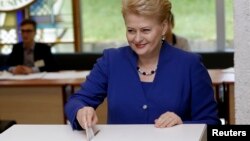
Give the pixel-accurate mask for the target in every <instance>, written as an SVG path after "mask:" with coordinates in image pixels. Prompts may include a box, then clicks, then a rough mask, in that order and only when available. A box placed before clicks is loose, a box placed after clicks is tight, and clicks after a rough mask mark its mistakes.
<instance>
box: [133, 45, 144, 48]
mask: <svg viewBox="0 0 250 141" xmlns="http://www.w3.org/2000/svg"><path fill="white" fill-rule="evenodd" d="M145 45H146V44H136V45H135V46H136V48H144V47H145Z"/></svg>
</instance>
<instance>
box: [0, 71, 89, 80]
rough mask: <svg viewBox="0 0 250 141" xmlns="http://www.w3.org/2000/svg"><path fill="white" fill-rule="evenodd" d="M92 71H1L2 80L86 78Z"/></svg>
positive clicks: (0, 77)
mask: <svg viewBox="0 0 250 141" xmlns="http://www.w3.org/2000/svg"><path fill="white" fill-rule="evenodd" d="M89 73H90V71H60V72H41V73H32V74H27V75H13V74H12V73H9V72H7V71H3V72H0V80H29V79H78V78H79V79H81V78H86V77H87V75H89Z"/></svg>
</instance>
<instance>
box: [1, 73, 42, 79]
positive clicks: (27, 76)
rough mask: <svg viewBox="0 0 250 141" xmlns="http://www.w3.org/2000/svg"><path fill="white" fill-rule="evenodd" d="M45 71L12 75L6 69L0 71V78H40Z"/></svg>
mask: <svg viewBox="0 0 250 141" xmlns="http://www.w3.org/2000/svg"><path fill="white" fill-rule="evenodd" d="M45 74H46V73H45V72H41V73H32V74H28V75H13V74H12V73H9V72H7V71H3V72H1V73H0V80H29V79H41V78H43V76H45Z"/></svg>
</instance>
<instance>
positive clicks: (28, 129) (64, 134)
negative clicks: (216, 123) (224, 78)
mask: <svg viewBox="0 0 250 141" xmlns="http://www.w3.org/2000/svg"><path fill="white" fill-rule="evenodd" d="M97 128H98V129H100V131H99V132H98V134H97V135H96V136H95V137H94V138H93V139H92V141H166V140H167V141H201V140H202V141H203V140H207V139H206V125H205V124H182V125H177V126H174V127H171V128H155V127H154V125H149V124H147V125H97ZM86 140H87V138H86V134H85V132H84V131H76V130H75V131H73V130H72V128H71V127H70V126H69V125H22V124H16V125H13V126H12V127H11V128H9V129H7V130H6V131H5V132H3V133H2V134H0V141H86Z"/></svg>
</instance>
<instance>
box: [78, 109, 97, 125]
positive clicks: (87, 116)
mask: <svg viewBox="0 0 250 141" xmlns="http://www.w3.org/2000/svg"><path fill="white" fill-rule="evenodd" d="M76 119H77V120H78V123H79V124H80V125H81V127H82V128H83V129H85V128H87V127H91V126H93V125H95V124H96V123H97V122H98V117H97V115H96V112H95V109H94V108H92V107H88V106H86V107H83V108H81V109H79V110H78V111H77V115H76Z"/></svg>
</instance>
